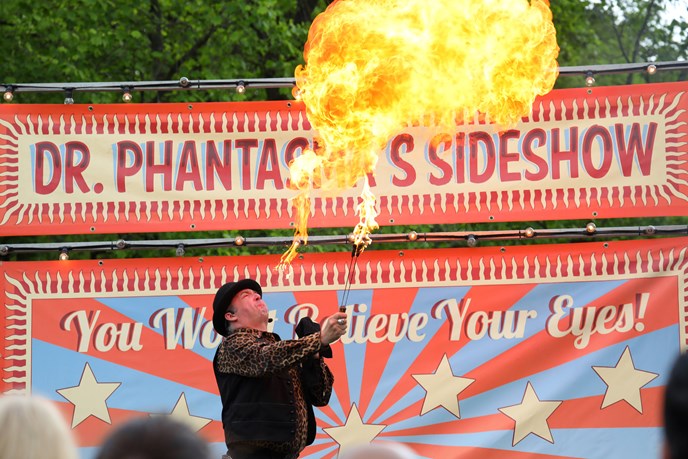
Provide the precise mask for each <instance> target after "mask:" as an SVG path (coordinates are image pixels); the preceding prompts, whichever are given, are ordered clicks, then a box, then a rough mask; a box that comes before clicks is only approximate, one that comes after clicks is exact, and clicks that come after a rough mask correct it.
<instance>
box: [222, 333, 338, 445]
mask: <svg viewBox="0 0 688 459" xmlns="http://www.w3.org/2000/svg"><path fill="white" fill-rule="evenodd" d="M320 348H321V343H320V333H319V332H317V333H314V334H311V335H308V336H304V337H303V338H300V339H295V340H285V341H280V340H279V338H278V337H277V335H275V334H273V333H268V332H262V331H259V330H254V329H251V328H240V329H237V330H234V331H233V332H231V333H230V334H229V335H228V336H227V337H226V338H224V339H223V340H222V343H221V344H220V347H219V348H218V354H217V365H218V369H219V371H221V372H223V373H232V374H237V375H240V376H248V377H259V376H263V375H266V374H271V373H277V372H280V371H284V370H287V371H288V372H289V377H290V378H291V380H292V385H293V387H294V400H295V405H296V406H295V409H296V426H297V427H296V433H295V435H294V437H293V438H292V440H291V441H290V442H288V443H277V442H273V441H256V442H255V446H256V447H260V448H267V449H270V450H273V451H276V452H279V453H284V454H285V457H298V453H300V452H301V451H302V450H303V449H304V448H305V447H306V446H307V445H306V440H307V432H308V412H307V406H306V397H308V399H309V401H310V402H311V403H312V404H313V405H315V406H324V405H326V404H327V402H328V401H329V398H330V395H331V392H332V383H333V382H334V377H333V375H332V372H331V371H330V369H329V368H328V367H327V365H326V364H325V362H324V360H323V359H322V358H320V359H318V360H319V368H318V370H319V373H320V374H319V375H318V376H317V377H316V378H315V381H316V384H311V386H310V390H309V393H308V394H305V393H304V386H303V385H302V384H301V377H300V370H301V364H302V362H303V361H304V360H305V359H308V358H314V357H313V356H314V355H315V354H316V353H317V352H319V351H320ZM316 368H317V367H316ZM311 379H312V378H311Z"/></svg>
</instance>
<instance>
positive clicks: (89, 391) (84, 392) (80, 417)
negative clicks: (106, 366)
mask: <svg viewBox="0 0 688 459" xmlns="http://www.w3.org/2000/svg"><path fill="white" fill-rule="evenodd" d="M121 384H122V383H119V382H111V383H99V382H98V381H96V377H95V375H94V374H93V371H92V370H91V366H90V365H89V364H88V363H86V366H84V371H83V372H82V373H81V380H80V381H79V385H78V386H73V387H66V388H64V389H58V390H57V393H58V394H60V395H62V396H63V397H64V398H66V399H67V400H69V401H70V402H71V403H72V404H73V405H74V414H73V415H72V429H73V428H75V427H76V426H78V425H79V424H81V423H82V422H83V421H85V420H86V419H87V418H88V417H89V416H95V417H97V418H98V419H100V420H102V421H105V422H107V423H108V424H110V423H111V422H110V412H109V411H108V406H107V403H106V400H107V399H108V397H110V395H112V393H113V392H114V391H115V390H117V388H118V387H119V386H120V385H121Z"/></svg>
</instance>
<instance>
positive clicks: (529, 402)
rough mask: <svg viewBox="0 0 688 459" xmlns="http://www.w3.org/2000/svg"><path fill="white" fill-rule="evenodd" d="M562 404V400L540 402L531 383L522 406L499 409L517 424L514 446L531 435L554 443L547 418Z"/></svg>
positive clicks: (528, 385)
mask: <svg viewBox="0 0 688 459" xmlns="http://www.w3.org/2000/svg"><path fill="white" fill-rule="evenodd" d="M561 403H562V402H561V400H559V401H542V400H540V399H539V398H538V396H537V394H536V393H535V389H533V386H532V385H531V384H530V381H529V382H528V384H527V385H526V392H525V394H523V400H521V403H520V404H518V405H511V406H505V407H504V408H499V411H501V412H502V413H504V414H505V415H507V416H508V417H510V418H511V419H513V420H514V421H515V422H516V425H515V426H514V437H513V440H512V446H516V445H517V444H518V442H520V441H521V440H523V439H524V438H526V437H527V436H528V435H529V434H531V433H532V434H535V435H537V436H538V437H540V438H542V439H543V440H547V441H548V442H550V443H554V439H553V438H552V431H551V430H550V429H549V424H547V418H549V417H550V416H551V415H552V413H554V410H556V409H557V408H558V407H559V405H561Z"/></svg>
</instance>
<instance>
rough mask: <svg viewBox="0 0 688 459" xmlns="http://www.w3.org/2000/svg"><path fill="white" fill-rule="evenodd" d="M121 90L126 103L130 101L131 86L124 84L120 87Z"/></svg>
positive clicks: (131, 97)
mask: <svg viewBox="0 0 688 459" xmlns="http://www.w3.org/2000/svg"><path fill="white" fill-rule="evenodd" d="M122 91H123V93H122V100H123V101H124V102H127V103H128V102H131V99H133V96H132V95H131V88H130V87H128V86H126V87H125V88H123V89H122Z"/></svg>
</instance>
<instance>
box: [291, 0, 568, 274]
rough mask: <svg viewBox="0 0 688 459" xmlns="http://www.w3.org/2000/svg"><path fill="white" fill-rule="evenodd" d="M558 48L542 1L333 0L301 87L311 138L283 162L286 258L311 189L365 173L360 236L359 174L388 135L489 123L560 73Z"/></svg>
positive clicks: (520, 109)
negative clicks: (288, 195) (288, 182)
mask: <svg viewBox="0 0 688 459" xmlns="http://www.w3.org/2000/svg"><path fill="white" fill-rule="evenodd" d="M558 53H559V47H558V45H557V42H556V33H555V30H554V25H553V23H552V14H551V11H550V9H549V3H548V2H546V1H545V0H531V1H528V0H509V1H503V0H431V1H428V0H338V1H335V2H334V3H332V4H330V6H329V7H328V8H327V10H325V11H324V12H323V13H322V14H320V15H318V17H316V19H315V20H314V21H313V24H312V25H311V28H310V31H309V34H308V41H307V43H306V45H305V48H304V59H305V62H306V65H305V66H299V67H298V68H297V69H296V85H297V87H296V88H295V91H297V93H298V95H299V97H300V98H301V99H302V100H303V102H304V104H305V107H306V115H307V117H308V120H309V121H310V123H311V125H312V127H313V129H314V130H315V132H316V142H315V148H314V149H313V150H308V151H305V152H304V153H303V154H302V155H301V156H299V157H297V158H296V159H295V160H294V161H293V162H292V164H291V165H290V171H291V174H292V183H294V184H295V186H296V188H297V189H298V190H299V194H298V195H297V197H296V198H295V199H294V200H293V201H292V205H293V206H294V207H295V208H296V212H297V225H296V226H297V227H296V231H295V237H294V244H292V247H291V248H290V249H289V250H288V251H287V252H286V253H285V254H284V255H283V256H282V261H281V264H282V265H284V264H287V263H289V262H290V261H291V260H292V259H293V258H294V256H295V255H296V248H297V247H298V246H299V245H300V244H301V243H306V242H307V237H308V234H307V220H308V215H309V213H310V192H311V190H312V189H313V188H314V187H318V188H321V189H323V190H344V189H348V188H351V187H353V186H355V185H356V184H357V183H358V182H359V181H361V180H362V179H363V180H364V182H365V183H364V185H363V194H362V195H361V197H360V199H361V203H360V205H359V207H358V209H357V211H358V214H359V218H360V221H359V223H358V225H357V226H356V229H355V231H354V236H355V240H356V241H359V242H362V241H365V240H367V241H368V242H369V239H368V234H369V233H370V232H371V231H372V230H374V229H376V228H377V223H376V222H375V214H376V212H375V196H374V195H373V193H372V192H371V190H370V189H369V187H368V186H367V181H365V179H366V176H367V174H368V173H372V172H373V170H374V169H375V165H376V163H377V158H378V154H379V152H380V151H382V150H383V148H384V147H385V145H386V143H387V142H388V141H389V139H390V138H392V136H393V135H395V134H397V133H398V132H399V131H401V130H402V129H403V128H404V127H406V126H408V125H409V123H419V124H423V125H426V126H428V125H435V126H438V127H444V128H455V127H456V125H457V124H461V123H463V122H465V121H467V120H470V119H473V118H474V117H475V116H476V114H479V115H480V116H483V117H485V118H486V119H489V120H490V121H491V122H493V123H494V124H496V125H497V126H498V127H506V126H510V125H513V124H515V123H516V122H518V120H519V119H520V118H521V117H523V116H525V115H527V114H528V113H529V112H530V109H531V106H532V104H533V101H534V99H535V97H536V96H538V95H544V94H546V93H548V92H549V91H550V90H551V89H552V87H553V86H554V82H555V80H556V78H557V75H558V72H557V62H556V58H557V55H558Z"/></svg>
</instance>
